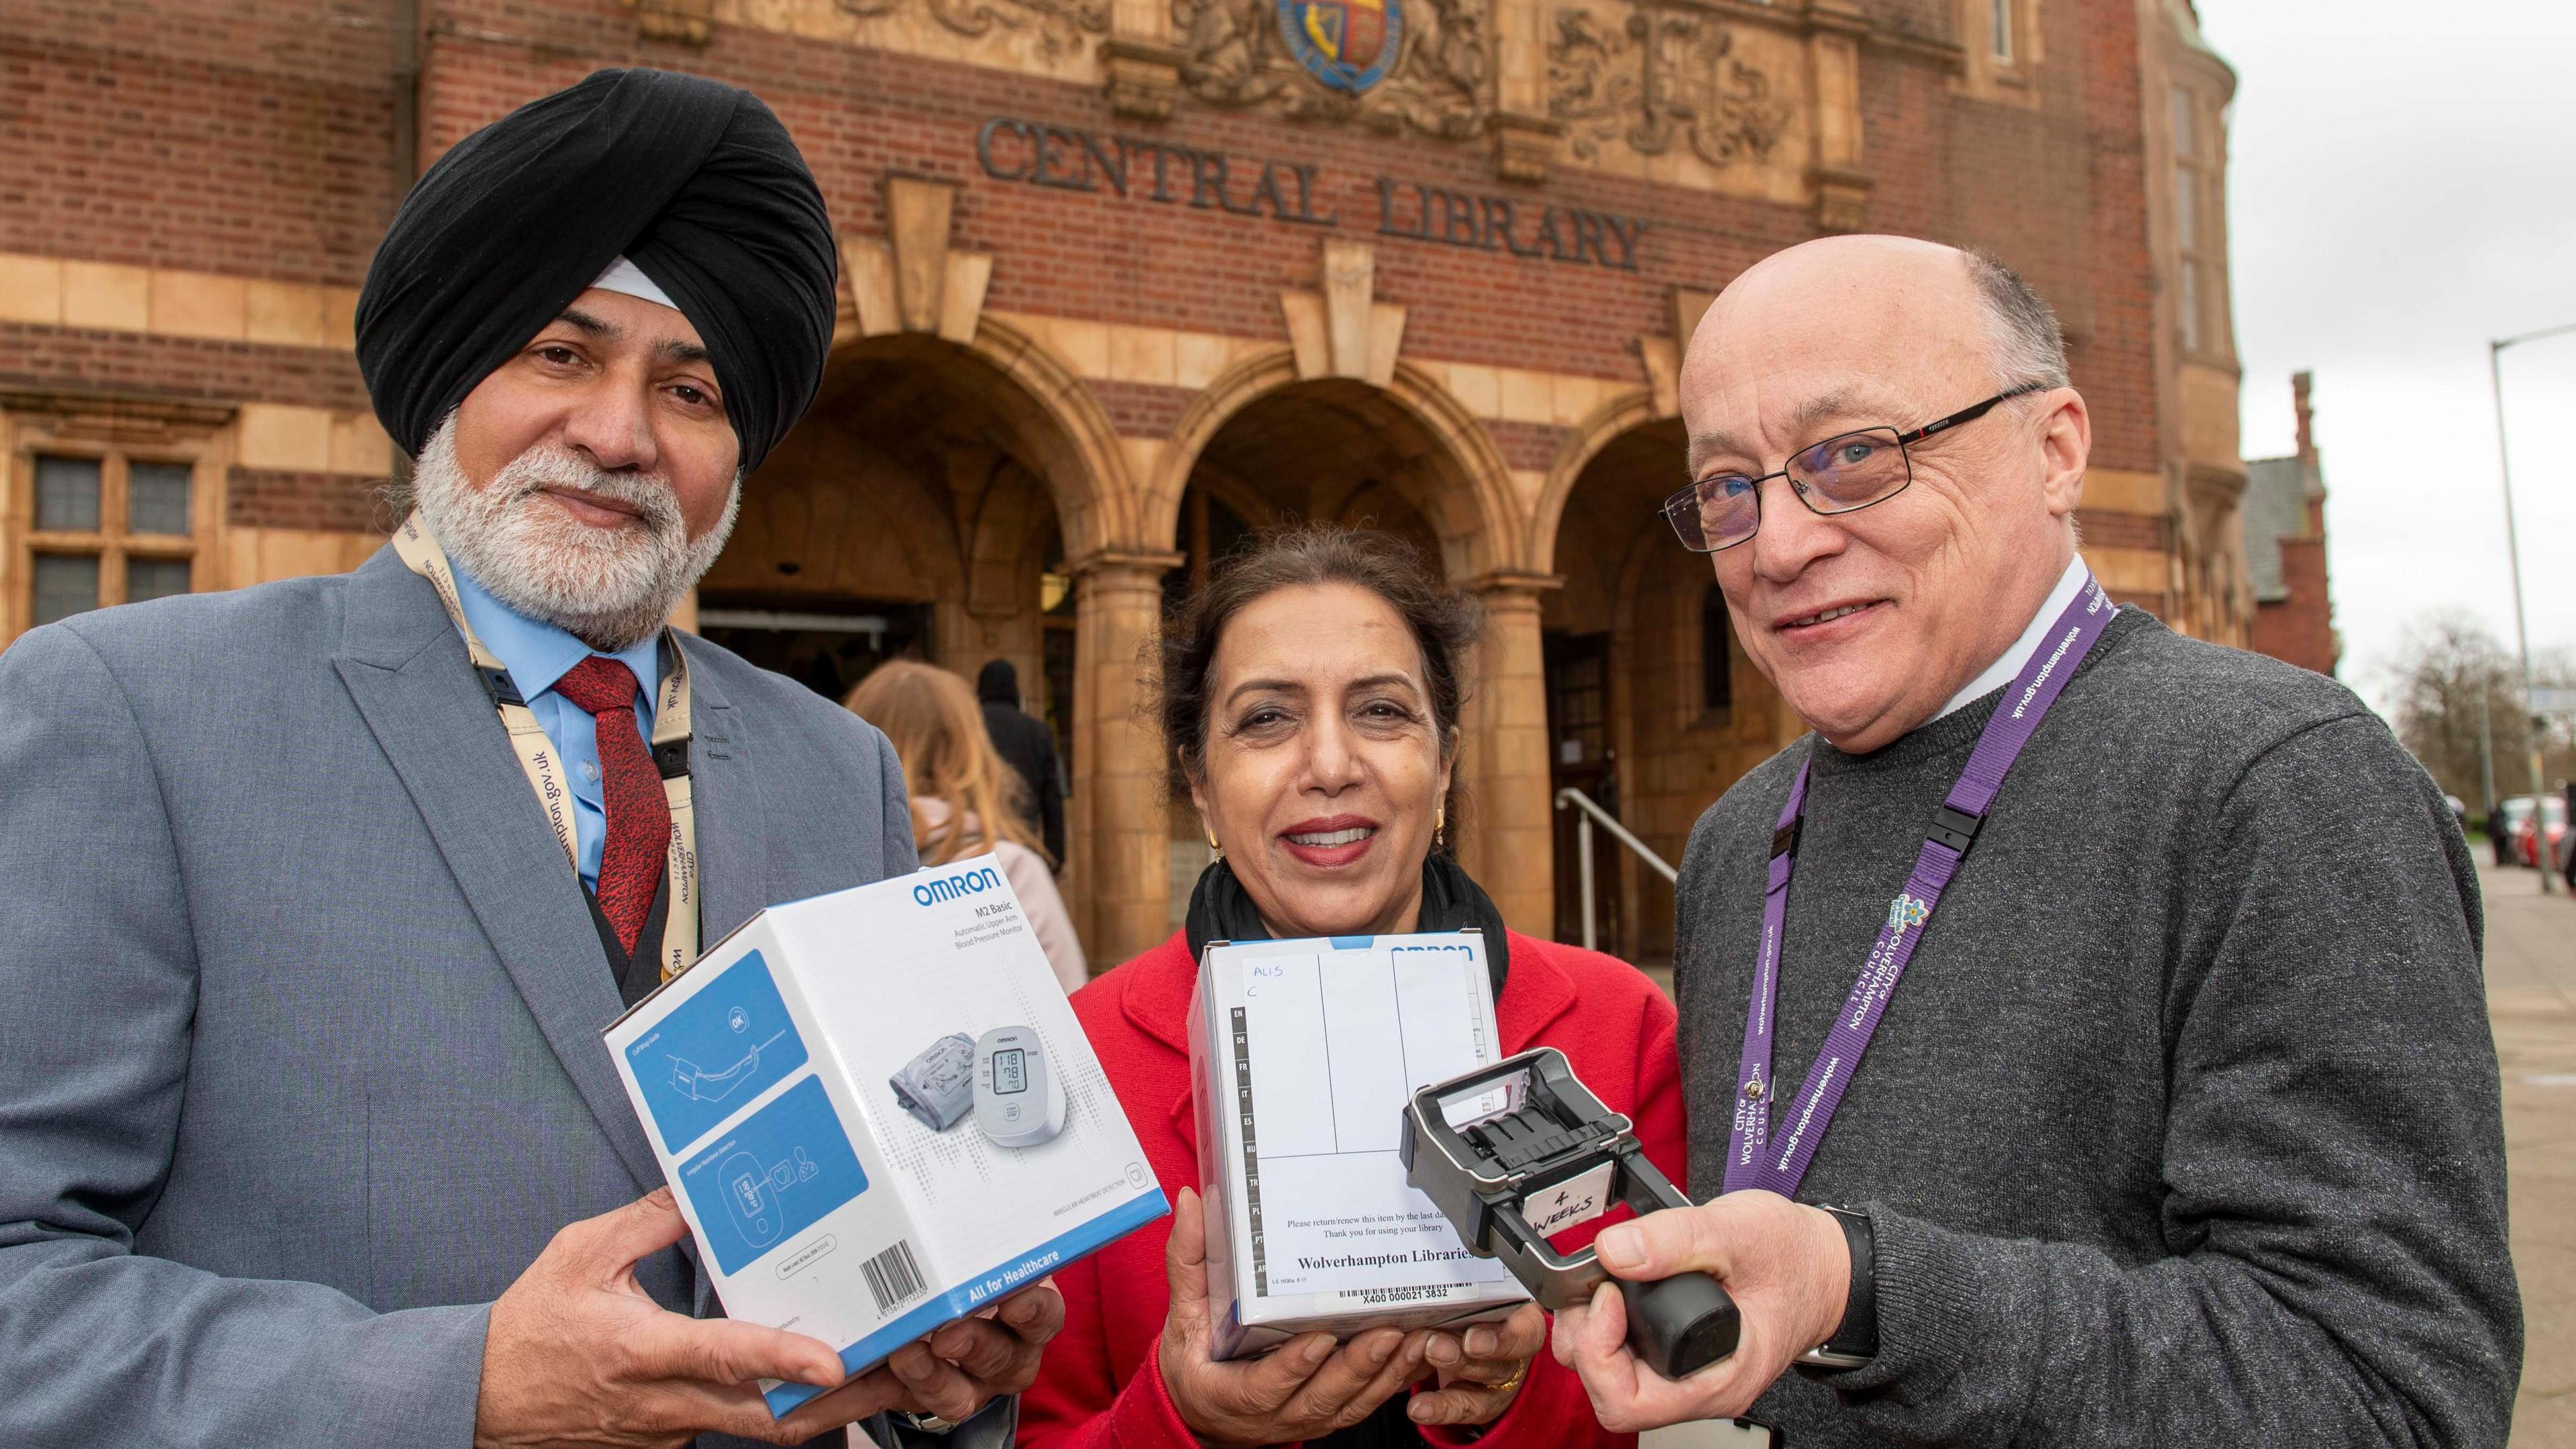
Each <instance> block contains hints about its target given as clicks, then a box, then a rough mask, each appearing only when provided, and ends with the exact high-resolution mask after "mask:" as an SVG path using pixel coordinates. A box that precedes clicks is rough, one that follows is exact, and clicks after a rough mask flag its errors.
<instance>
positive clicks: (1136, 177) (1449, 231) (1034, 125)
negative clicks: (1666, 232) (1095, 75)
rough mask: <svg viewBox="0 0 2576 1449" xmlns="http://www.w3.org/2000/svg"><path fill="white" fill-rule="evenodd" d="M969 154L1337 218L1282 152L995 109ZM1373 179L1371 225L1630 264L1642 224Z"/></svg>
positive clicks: (1175, 202)
mask: <svg viewBox="0 0 2576 1449" xmlns="http://www.w3.org/2000/svg"><path fill="white" fill-rule="evenodd" d="M975 160H976V161H977V162H978V163H979V164H980V165H982V166H983V168H984V174H985V175H987V176H990V177H992V178H993V179H994V180H996V181H1014V182H1025V183H1027V184H1028V185H1031V186H1048V187H1053V188H1055V189H1057V190H1059V191H1088V192H1093V193H1099V192H1108V193H1110V194H1112V195H1115V196H1117V197H1119V198H1121V199H1122V200H1127V201H1143V202H1158V203H1160V204H1162V205H1165V206H1187V207H1190V208H1192V209H1193V210H1197V211H1212V212H1215V213H1217V214H1219V215H1222V216H1230V217H1248V218H1250V217H1257V218H1260V219H1263V220H1266V221H1272V222H1285V223H1287V224H1289V225H1292V226H1340V225H1341V224H1342V217H1341V213H1340V212H1339V211H1318V210H1317V209H1316V208H1317V205H1318V203H1319V196H1320V193H1321V192H1322V190H1323V187H1322V185H1321V182H1322V180H1323V173H1322V168H1320V167H1316V166H1311V165H1299V164H1296V163H1294V162H1289V161H1275V160H1270V159H1267V158H1262V157H1250V156H1228V155H1225V154H1223V153H1220V152H1215V151H1200V150H1196V149H1194V148H1192V147H1188V146H1177V145H1174V144H1172V143H1171V142H1169V141H1153V140H1147V139H1145V138H1143V137H1138V136H1120V135H1108V136H1103V135H1099V134H1097V133H1094V132H1091V131H1081V130H1076V129H1074V128H1073V127H1070V126H1057V125H1052V124H1049V123H1047V122H1044V121H1023V120H1019V119H1017V118H1015V117H1011V116H995V117H994V118H992V119H991V120H989V121H986V122H985V123H984V125H983V127H982V129H980V130H978V131H977V132H976V133H975ZM1374 181H1375V196H1376V203H1377V204H1376V212H1377V233H1378V235H1380V236H1396V237H1411V238H1413V239H1414V240H1416V241H1430V242H1441V243H1444V244H1446V245H1449V246H1453V247H1465V248H1467V249H1469V250H1471V251H1486V252H1501V253H1504V254H1506V255H1509V256H1515V257H1525V258H1533V259H1537V260H1542V261H1551V262H1565V263H1568V264H1570V265H1574V266H1590V267H1609V268H1612V269H1613V270H1616V271H1624V272H1633V271H1635V270H1637V247H1638V243H1639V242H1640V241H1641V240H1642V239H1643V238H1644V236H1645V234H1646V222H1645V220H1644V218H1642V217H1634V216H1614V215H1611V214H1610V213H1608V212H1600V211H1586V210H1583V209H1582V208H1580V207H1573V206H1554V205H1539V206H1532V205H1530V199H1529V198H1527V197H1509V196H1488V195H1484V194H1482V193H1478V192H1469V191H1452V190H1450V189H1448V188H1447V187H1442V186H1433V185H1430V184H1428V183H1426V182H1421V181H1407V180H1404V179H1402V178H1399V177H1393V176H1379V177H1376V178H1374Z"/></svg>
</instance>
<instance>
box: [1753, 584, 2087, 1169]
mask: <svg viewBox="0 0 2576 1449" xmlns="http://www.w3.org/2000/svg"><path fill="white" fill-rule="evenodd" d="M2114 612H2116V611H2115V610H2114V608H2113V607H2112V604H2111V601H2110V600H2109V599H2108V598H2107V597H2105V596H2104V595H2103V593H2102V587H2101V585H2099V584H2097V583H2095V582H2094V581H2093V576H2092V574H2090V573H2089V572H2088V573H2087V574H2086V575H2085V576H2084V588H2083V590H2082V592H2080V593H2078V594H2077V595H2076V596H2075V601H2074V602H2073V603H2071V604H2068V605H2067V606H2066V612H2064V613H2062V614H2060V615H2058V616H2057V623H2056V625H2055V627H2054V628H2053V629H2051V631H2050V632H2049V635H2048V638H2047V639H2045V640H2043V641H2042V642H2041V646H2040V648H2039V649H2037V650H2035V651H2033V652H2032V654H2031V657H2030V662H2029V663H2027V664H2025V665H2023V666H2022V670H2021V674H2020V676H2019V677H2018V678H2016V679H2014V680H2013V682H2012V688H2011V689H2010V690H2009V691H2007V692H2006V693H2005V695H2004V697H2003V699H2002V701H2001V702H1999V703H1998V704H1996V706H1995V713H1994V717H1993V718H1991V719H1989V720H1987V721H1986V728H1985V732H1984V733H1983V734H1981V735H1979V736H1978V737H1977V747H1976V749H1975V750H1974V751H1973V752H1972V753H1970V754H1969V756H1968V766H1967V768H1966V769H1965V770H1962V771H1961V772H1960V773H1959V780H1958V783H1957V784H1955V785H1952V786H1951V787H1950V795H1949V798H1948V799H1947V800H1945V801H1943V802H1942V805H1941V808H1940V809H1939V810H1938V811H1936V812H1934V814H1933V817H1932V830H1931V833H1930V834H1929V835H1927V836H1926V837H1925V838H1924V841H1923V848H1922V849H1921V850H1920V851H1918V852H1916V853H1915V856H1914V874H1913V876H1912V877H1911V878H1910V879H1908V880H1907V881H1906V882H1905V892H1904V894H1902V895H1900V896H1898V897H1897V898H1896V899H1895V900H1894V901H1893V902H1891V903H1889V905H1888V908H1887V922H1886V924H1885V925H1883V926H1881V927H1879V931H1878V944H1876V945H1875V946H1872V947H1871V948H1870V952H1869V959H1868V960H1867V961H1866V962H1864V963H1862V965H1861V970H1860V979H1859V980H1858V981H1855V982H1853V983H1852V989H1851V995H1850V997H1848V998H1847V999H1846V1000H1845V1001H1844V1002H1843V1009H1842V1014H1841V1015H1839V1016H1837V1017H1835V1018H1834V1025H1833V1030H1831V1031H1829V1032H1827V1033H1826V1034H1825V1044H1824V1046H1823V1047H1821V1048H1819V1049H1818V1050H1817V1052H1816V1060H1815V1064H1814V1065H1813V1066H1810V1067H1808V1068H1807V1079H1806V1081H1804V1082H1802V1083H1800V1084H1799V1086H1798V1099H1797V1106H1796V1110H1795V1112H1794V1114H1793V1115H1792V1116H1790V1117H1789V1118H1788V1131H1787V1133H1786V1135H1784V1136H1783V1137H1782V1138H1781V1139H1780V1141H1779V1142H1778V1143H1776V1144H1775V1143H1773V1142H1772V1141H1771V1099H1772V1098H1773V1097H1775V1096H1777V1095H1778V1083H1777V1082H1775V1081H1774V1080H1773V1079H1772V1076H1771V1030H1772V1025H1773V1022H1772V1016H1773V1009H1774V1007H1775V1006H1776V1005H1777V1004H1778V1001H1779V995H1780V937H1781V934H1782V930H1783V927H1784V923H1785V922H1786V921H1787V919H1788V914H1789V872H1790V870H1791V869H1792V868H1793V867H1794V865H1795V863H1796V861H1797V851H1798V832H1799V826H1800V823H1801V816H1802V815H1803V813H1804V812H1805V810H1806V804H1807V770H1808V766H1806V765H1800V766H1799V767H1798V778H1797V780H1796V782H1795V783H1793V784H1791V785H1790V787H1789V803H1788V804H1787V805H1786V806H1784V807H1782V808H1781V811H1780V825H1779V828H1778V829H1777V830H1776V831H1774V832H1773V833H1772V836H1771V863H1770V880H1769V882H1768V884H1767V885H1766V886H1765V887H1764V890H1763V896H1762V943H1761V948H1760V954H1759V955H1758V956H1757V957H1756V958H1755V961H1754V966H1753V1002H1752V1007H1751V1009H1750V1010H1749V1011H1747V1012H1746V1014H1745V1018H1744V1063H1743V1065H1742V1066H1741V1067H1740V1068H1738V1069H1737V1071H1736V1096H1735V1125H1734V1128H1733V1130H1732V1131H1731V1132H1730V1133H1729V1135H1728V1137H1727V1153H1726V1187H1725V1191H1727V1192H1734V1191H1736V1190H1737V1189H1739V1188H1747V1187H1759V1188H1767V1189H1769V1190H1770V1191H1772V1192H1776V1193H1778V1194H1780V1195H1781V1196H1782V1197H1793V1196H1795V1195H1796V1194H1797V1191H1798V1184H1799V1182H1800V1181H1801V1180H1802V1179H1804V1178H1805V1177H1806V1175H1807V1164H1808V1163H1809V1162H1811V1161H1813V1160H1814V1158H1815V1155H1816V1144H1817V1143H1818V1142H1820V1141H1822V1140H1823V1138H1824V1135H1825V1127H1826V1125H1827V1124H1828V1123H1830V1122H1832V1121H1833V1119H1834V1109H1835V1108H1837V1107H1840V1106H1841V1105H1842V1100H1843V1090H1844V1088H1846V1087H1848V1086H1850V1085H1851V1079H1852V1073H1853V1071H1854V1070H1856V1069H1857V1068H1858V1067H1859V1066H1860V1057H1861V1053H1862V1052H1865V1051H1867V1050H1868V1049H1869V1039H1870V1037H1871V1036H1872V1035H1873V1034H1874V1033H1876V1032H1877V1030H1878V1023H1879V1020H1880V1019H1881V1018H1882V1017H1884V1016H1886V1015H1887V1002H1888V998H1889V997H1891V996H1893V995H1895V994H1896V981H1897V978H1898V977H1900V976H1902V975H1904V974H1905V963H1906V962H1908V961H1911V960H1913V959H1914V948H1915V946H1916V945H1918V944H1919V943H1921V941H1922V939H1923V932H1924V928H1925V926H1926V925H1927V924H1928V923H1929V922H1930V921H1931V919H1932V912H1933V910H1934V909H1935V908H1937V907H1938V906H1939V905H1940V904H1941V892H1942V890H1943V889H1944V888H1945V887H1947V886H1948V885H1949V884H1950V877H1951V876H1952V875H1954V874H1955V873H1957V871H1958V869H1959V861H1960V859H1961V858H1962V857H1964V856H1965V855H1966V854H1967V853H1968V846H1969V844H1970V843H1971V842H1972V841H1974V840H1975V839H1976V836H1977V827H1978V826H1979V825H1981V824H1983V823H1984V822H1985V816H1986V811H1987V809H1988V808H1989V807H1990V806H1992V805H1993V804H1994V802H1995V792H1996V791H1998V790H2000V789H2002V788H2003V783H2004V772H2005V771H2007V770H2010V769H2011V768H2012V764H2013V761H2014V760H2015V759H2016V758H2018V757H2019V756H2020V754H2021V751H2022V746H2024V745H2027V744H2029V743H2030V737H2031V735H2032V734H2033V733H2035V732H2036V731H2037V730H2038V729H2039V722H2040V720H2042V719H2043V718H2045V717H2046V716H2047V714H2048V707H2049V706H2050V705H2052V704H2055V703H2056V702H2057V695H2058V692H2059V691H2060V690H2063V689H2064V688H2065V687H2066V681H2067V679H2068V678H2069V677H2071V676H2072V675H2073V674H2074V673H2075V666H2076V664H2077V663H2078V662H2080V661H2081V660H2082V659H2083V658H2084V656H2085V655H2086V654H2087V653H2089V652H2091V650H2092V648H2093V641H2095V640H2096V639H2099V638H2101V637H2102V630H2103V628H2104V627H2105V626H2106V625H2108V624H2109V623H2110V622H2111V616H2112V614H2113V613H2114Z"/></svg>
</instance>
